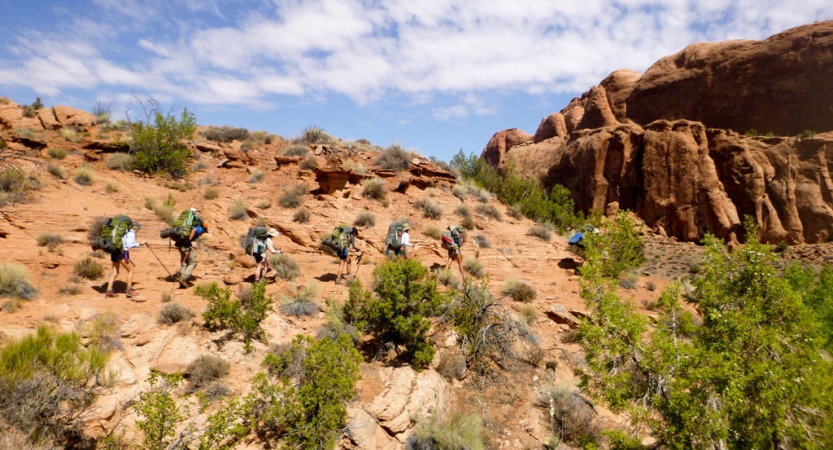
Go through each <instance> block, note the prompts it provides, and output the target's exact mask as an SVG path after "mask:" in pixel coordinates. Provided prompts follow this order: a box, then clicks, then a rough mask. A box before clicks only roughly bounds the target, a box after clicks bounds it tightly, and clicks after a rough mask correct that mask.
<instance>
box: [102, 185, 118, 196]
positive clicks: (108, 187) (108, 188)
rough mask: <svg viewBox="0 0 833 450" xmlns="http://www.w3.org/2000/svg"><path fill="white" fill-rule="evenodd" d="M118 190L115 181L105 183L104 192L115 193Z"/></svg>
mask: <svg viewBox="0 0 833 450" xmlns="http://www.w3.org/2000/svg"><path fill="white" fill-rule="evenodd" d="M118 191H119V185H118V184H115V183H107V185H106V186H105V187H104V192H106V193H108V194H115V193H116V192H118Z"/></svg>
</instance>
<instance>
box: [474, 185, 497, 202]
mask: <svg viewBox="0 0 833 450" xmlns="http://www.w3.org/2000/svg"><path fill="white" fill-rule="evenodd" d="M469 195H471V196H472V197H474V198H475V199H476V200H477V201H478V202H480V203H488V202H489V200H491V199H492V194H491V193H490V192H489V191H487V190H485V189H480V188H478V187H475V186H472V187H470V188H469Z"/></svg>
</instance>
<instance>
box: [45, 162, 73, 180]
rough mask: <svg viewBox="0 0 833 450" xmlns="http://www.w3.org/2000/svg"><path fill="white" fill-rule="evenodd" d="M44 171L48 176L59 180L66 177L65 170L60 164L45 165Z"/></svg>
mask: <svg viewBox="0 0 833 450" xmlns="http://www.w3.org/2000/svg"><path fill="white" fill-rule="evenodd" d="M46 171H47V172H49V174H50V175H52V176H53V177H55V178H58V179H59V180H66V179H67V176H68V175H67V170H66V169H65V168H64V166H62V165H60V164H52V163H49V164H47V165H46Z"/></svg>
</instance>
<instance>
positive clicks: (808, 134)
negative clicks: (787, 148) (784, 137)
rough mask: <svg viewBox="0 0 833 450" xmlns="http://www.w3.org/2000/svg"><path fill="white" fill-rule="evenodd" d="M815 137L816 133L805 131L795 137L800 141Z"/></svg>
mask: <svg viewBox="0 0 833 450" xmlns="http://www.w3.org/2000/svg"><path fill="white" fill-rule="evenodd" d="M815 135H816V132H815V131H813V130H804V131H802V132H801V133H798V134H797V135H796V136H795V137H797V138H799V139H812V138H813V136H815Z"/></svg>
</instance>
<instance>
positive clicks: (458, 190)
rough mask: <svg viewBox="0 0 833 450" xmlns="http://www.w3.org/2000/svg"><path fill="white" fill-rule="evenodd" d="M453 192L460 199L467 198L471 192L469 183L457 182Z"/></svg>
mask: <svg viewBox="0 0 833 450" xmlns="http://www.w3.org/2000/svg"><path fill="white" fill-rule="evenodd" d="M451 193H452V194H453V195H454V196H455V197H457V198H459V199H460V200H465V199H466V196H467V195H468V194H469V189H468V185H465V184H455V185H454V187H452V188H451Z"/></svg>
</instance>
